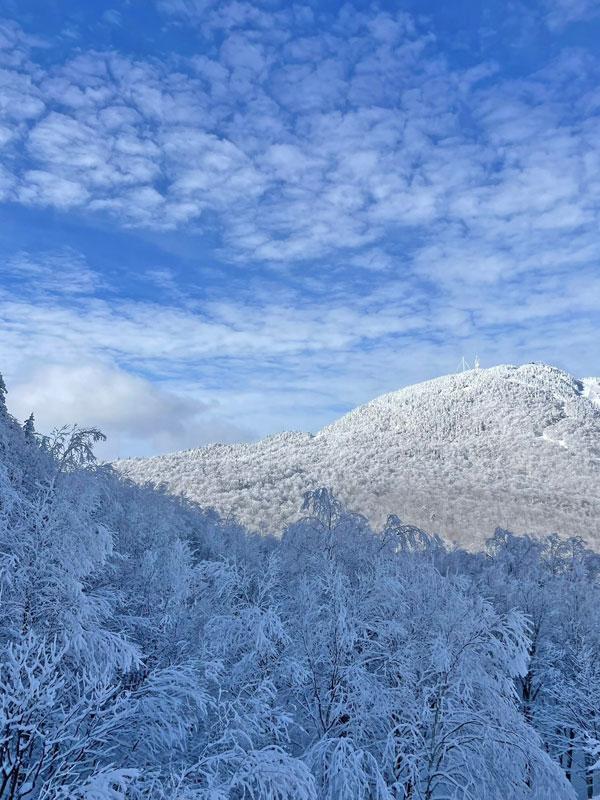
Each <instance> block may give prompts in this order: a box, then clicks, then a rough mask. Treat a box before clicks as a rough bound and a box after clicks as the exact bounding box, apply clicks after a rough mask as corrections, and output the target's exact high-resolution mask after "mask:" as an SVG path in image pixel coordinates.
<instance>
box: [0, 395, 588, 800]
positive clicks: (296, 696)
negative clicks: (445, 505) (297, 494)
mask: <svg viewBox="0 0 600 800" xmlns="http://www.w3.org/2000/svg"><path fill="white" fill-rule="evenodd" d="M4 394H5V388H4V384H2V383H1V382H0V592H1V603H0V650H1V658H0V750H1V756H0V800H16V799H17V798H28V799H29V800H57V799H63V800H141V799H142V798H144V800H251V799H252V800H259V799H260V800H263V799H265V800H266V798H273V800H400V799H401V798H402V799H403V800H449V799H452V800H483V799H484V798H485V800H507V798H511V800H557V799H559V798H560V799H561V800H574V798H576V797H591V796H592V794H593V791H594V788H595V787H594V779H595V776H596V774H597V761H598V756H599V754H600V616H599V615H598V608H599V607H600V556H599V555H598V554H596V553H595V552H594V551H593V550H591V549H589V548H588V547H587V546H586V543H585V542H584V540H583V539H581V538H579V537H574V536H572V537H566V538H561V537H560V536H558V535H556V534H552V535H549V536H515V535H513V534H512V533H510V532H508V531H506V530H503V529H498V530H496V532H495V534H494V535H493V536H492V537H491V538H489V539H488V540H487V542H486V543H485V547H484V548H483V549H482V550H481V551H480V552H468V551H466V550H463V549H460V548H458V547H456V546H451V545H449V544H448V543H446V542H444V541H443V540H442V539H441V538H439V537H438V536H435V535H429V534H428V533H426V532H425V531H423V530H421V529H419V528H417V527H414V526H411V525H407V524H405V523H403V522H402V520H401V519H400V518H399V517H397V516H393V515H391V516H389V518H388V519H387V521H386V522H385V523H384V524H383V525H382V526H381V527H379V528H376V529H374V528H373V527H372V526H371V524H370V523H369V522H368V520H367V518H366V517H365V516H363V515H361V514H360V513H357V512H358V511H360V508H357V509H354V510H352V511H351V510H348V509H347V508H345V507H344V505H343V504H342V503H341V502H340V501H339V500H338V499H336V497H335V495H334V494H333V493H332V492H331V491H330V490H329V489H327V488H319V487H317V488H314V489H312V490H310V491H307V492H306V493H305V495H304V498H303V504H302V508H301V514H300V518H299V520H298V521H297V522H295V523H293V524H290V525H288V526H287V527H286V528H285V529H284V530H283V531H281V532H280V535H279V536H278V537H273V536H259V535H256V534H253V533H249V532H248V531H247V530H246V529H245V528H244V527H242V525H241V524H240V523H238V522H237V521H236V520H235V519H233V518H224V517H222V516H219V515H218V514H217V513H216V512H215V511H213V510H210V509H203V508H200V507H199V506H198V505H196V504H194V503H193V502H191V501H190V500H186V499H184V498H182V497H175V496H170V495H168V494H167V493H166V492H165V491H163V490H160V489H157V488H155V487H153V486H151V485H137V484H135V483H133V482H132V481H130V480H128V479H126V478H125V477H123V476H122V475H120V474H119V473H117V472H116V471H115V470H114V469H113V468H111V467H110V466H108V465H100V464H98V463H97V462H96V460H95V458H94V453H93V446H94V442H95V441H97V440H99V439H100V438H101V436H102V434H101V433H100V432H99V431H96V430H94V429H79V428H77V427H74V428H70V429H63V430H60V431H57V432H55V433H53V434H51V435H48V436H43V435H39V434H38V433H36V431H35V423H34V419H33V417H31V418H30V419H28V420H27V421H26V422H25V423H24V424H20V423H18V422H17V421H16V420H15V419H14V418H12V417H11V416H10V414H9V413H8V411H7V409H6V405H5V399H4ZM366 488H367V490H368V485H367V487H366ZM374 502H375V501H374Z"/></svg>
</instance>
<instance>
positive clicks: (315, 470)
mask: <svg viewBox="0 0 600 800" xmlns="http://www.w3.org/2000/svg"><path fill="white" fill-rule="evenodd" d="M597 387H598V383H597V381H596V379H585V380H580V379H578V378H575V377H573V376H572V375H569V374H568V373H566V372H564V371H563V370H560V369H558V368H556V367H552V366H549V365H546V364H539V363H535V364H533V363H532V364H525V365H522V366H514V365H500V366H497V367H491V368H488V369H474V370H468V371H465V372H460V373H455V374H450V375H446V376H442V377H440V378H434V379H432V380H429V381H424V382H421V383H418V384H414V385H412V386H408V387H404V388H402V389H399V390H396V391H394V392H388V393H386V394H384V395H381V396H379V397H377V398H374V399H373V400H371V401H369V402H368V403H365V404H363V405H361V406H358V407H357V408H355V409H353V410H352V411H350V412H348V413H347V414H345V415H343V416H342V417H340V418H339V419H338V420H336V421H334V422H333V423H331V424H330V425H327V426H325V427H324V428H322V429H321V430H320V431H318V432H317V433H315V434H308V433H302V432H293V431H292V432H289V431H288V432H282V433H279V434H274V435H272V436H269V437H266V438H265V439H261V440H260V441H258V442H251V443H244V444H239V445H220V444H213V445H209V446H207V447H203V448H195V449H193V450H186V451H181V452H179V453H171V454H168V455H163V456H154V457H151V458H146V459H128V460H124V461H120V462H116V464H115V466H116V467H117V469H119V470H120V471H121V472H123V473H124V474H126V475H127V476H128V477H130V478H132V479H133V480H135V481H138V482H145V481H150V482H153V483H163V484H165V485H166V487H167V489H168V490H169V491H171V492H177V493H179V492H182V493H183V494H185V495H186V496H188V497H190V498H191V499H193V500H196V501H198V502H199V503H200V504H202V505H212V506H214V507H215V508H216V509H217V510H218V511H220V512H221V513H225V514H232V515H234V516H236V517H238V518H239V519H240V521H242V522H243V523H244V524H246V525H247V526H249V527H250V528H251V529H254V530H261V531H272V530H276V529H277V528H280V527H281V526H282V525H285V524H287V523H289V522H291V521H293V520H294V519H295V518H296V517H297V513H298V508H299V506H300V501H301V497H302V493H303V492H304V491H306V490H307V489H310V488H314V487H315V486H317V485H327V486H331V487H332V488H333V490H334V491H335V492H336V493H337V494H338V495H339V496H340V498H341V500H342V501H343V502H345V503H346V504H347V505H348V507H350V508H357V509H360V510H361V511H362V512H363V513H365V514H366V516H367V517H368V518H369V519H370V521H371V522H372V523H373V524H375V525H381V524H382V523H383V522H384V521H385V518H386V517H387V515H388V514H390V513H396V514H398V515H399V516H400V517H402V519H403V520H404V521H406V522H410V523H412V524H416V525H419V526H420V527H423V528H425V529H427V530H430V531H435V532H437V533H440V534H442V535H443V536H445V537H447V538H449V539H451V540H454V541H457V542H459V543H461V544H463V545H467V546H480V545H481V544H482V542H483V540H484V539H485V538H486V537H487V536H489V535H490V534H491V533H492V532H493V530H494V528H495V527H496V526H501V527H507V528H510V529H512V530H514V531H515V532H530V533H548V532H552V531H557V532H559V533H563V534H565V535H582V536H584V538H588V539H589V540H590V541H591V542H593V543H598V544H600V498H599V497H598V496H597V495H598V489H597V486H598V484H599V479H600V402H598V399H597ZM598 397H600V395H598Z"/></svg>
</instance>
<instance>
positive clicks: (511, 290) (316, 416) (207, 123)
mask: <svg viewBox="0 0 600 800" xmlns="http://www.w3.org/2000/svg"><path fill="white" fill-rule="evenodd" d="M0 20H1V21H0V70H1V74H0V325H1V331H0V365H1V366H0V369H1V370H2V372H3V373H4V375H5V378H6V381H7V383H8V386H9V406H10V408H11V409H12V411H13V413H15V414H17V415H19V416H21V417H24V416H26V415H27V414H28V413H29V411H30V410H32V409H33V410H35V412H36V415H37V420H38V426H39V427H40V428H42V429H48V428H50V427H52V426H54V425H58V424H61V423H65V422H70V421H77V422H79V423H81V424H91V423H95V424H98V425H99V426H100V427H103V428H104V429H105V430H106V432H107V433H108V434H109V437H110V438H109V443H108V445H107V446H106V447H105V449H104V451H103V454H104V455H106V456H109V457H112V456H116V455H123V456H125V455H137V454H146V453H153V452H161V451H167V450H173V449H179V448H184V447H193V446H197V445H199V444H203V443H205V442H208V441H214V440H221V441H236V440H240V439H252V438H254V437H257V436H261V435H265V434H267V433H271V432H275V431H278V430H281V429H285V428H288V429H289V428H292V429H306V430H316V429H318V428H319V427H320V426H322V425H323V424H325V423H326V422H328V421H331V420H332V419H334V418H335V417H337V416H338V415H339V414H340V413H342V412H343V411H345V410H347V409H349V408H351V407H353V406H354V405H356V404H358V403H360V402H363V401H366V400H368V399H370V398H371V397H373V396H375V395H377V394H379V393H381V392H384V391H389V390H392V389H396V388H399V387H401V386H403V385H406V384H408V383H412V382H414V381H417V380H421V379H426V378H429V377H433V376H436V375H439V374H444V373H447V372H452V371H454V370H455V369H456V367H457V364H458V362H459V361H460V359H461V357H462V356H463V355H464V356H465V357H466V358H467V359H468V360H472V359H473V357H474V355H475V353H478V354H479V357H480V360H481V363H482V365H483V366H488V365H493V364H497V363H505V362H523V361H529V360H544V361H549V362H552V363H555V364H557V365H559V366H562V367H565V368H567V369H568V370H570V371H572V372H574V373H575V374H578V375H580V376H583V375H588V374H598V373H599V372H600V363H599V362H600V346H599V344H598V342H599V340H600V337H599V335H598V334H599V331H600V325H599V323H600V312H599V308H600V267H599V257H600V236H599V221H600V88H599V87H600V81H599V78H600V60H599V56H600V52H599V45H598V41H600V3H599V2H597V1H596V2H591V1H590V0H568V1H567V0H542V1H541V2H539V3H534V2H528V3H521V2H505V1H503V2H489V1H488V0H484V1H483V2H477V3H476V2H474V1H473V0H470V2H457V3H452V4H450V3H442V2H432V0H425V1H423V0H421V1H420V2H419V1H417V0H414V2H413V0H410V1H408V0H407V2H405V3H397V2H394V3H391V2H390V3H381V4H379V5H375V4H373V3H355V4H349V3H344V4H340V3H323V2H309V3H294V4H292V3H280V2H275V0H273V1H271V0H265V1H261V0H257V1H256V2H243V0H240V1H239V2H227V0H224V2H212V0H157V2H151V1H150V0H144V2H141V0H139V2H138V1H136V0H130V1H129V2H122V3H116V2H113V3H103V2H94V3H65V2H52V1H51V0H44V2H41V1H40V2H28V0H18V2H17V0H14V2H13V1H12V0H0Z"/></svg>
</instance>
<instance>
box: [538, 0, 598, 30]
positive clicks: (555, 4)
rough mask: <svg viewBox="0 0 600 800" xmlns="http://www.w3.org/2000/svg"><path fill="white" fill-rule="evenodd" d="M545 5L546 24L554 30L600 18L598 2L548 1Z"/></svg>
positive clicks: (590, 0) (594, 0)
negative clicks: (573, 23)
mask: <svg viewBox="0 0 600 800" xmlns="http://www.w3.org/2000/svg"><path fill="white" fill-rule="evenodd" d="M545 5H546V24H547V25H548V27H549V28H550V29H552V30H561V29H562V28H565V27H566V26H567V25H569V24H570V23H572V22H582V21H586V20H590V19H593V18H594V17H598V16H600V2H598V0H546V3H545Z"/></svg>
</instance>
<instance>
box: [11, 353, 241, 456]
mask: <svg viewBox="0 0 600 800" xmlns="http://www.w3.org/2000/svg"><path fill="white" fill-rule="evenodd" d="M8 400H9V407H10V410H11V412H12V413H13V414H15V415H16V416H17V417H18V418H20V419H24V418H26V417H27V416H28V415H29V413H30V412H31V411H32V410H34V413H35V418H36V427H37V428H38V430H40V431H50V430H52V429H54V428H55V427H61V426H62V425H67V424H73V423H77V424H79V425H80V426H83V427H85V426H95V427H98V428H100V429H101V430H102V431H103V432H104V433H105V434H106V435H107V437H108V441H107V442H106V443H105V444H102V445H98V448H97V454H98V456H99V457H100V458H115V457H119V456H122V457H125V456H129V455H146V454H150V453H155V452H165V451H172V450H179V449H182V448H186V447H192V446H199V445H201V444H205V443H207V442H212V441H239V440H240V439H244V438H246V437H247V436H248V431H246V430H244V429H242V428H241V427H239V426H238V425H236V424H235V423H232V422H228V421H225V420H223V418H219V417H218V416H217V415H215V411H217V412H218V409H215V408H213V407H211V406H210V405H208V404H207V403H203V402H201V401H199V400H197V399H194V398H191V397H186V396H185V395H182V394H175V393H173V392H172V391H169V390H165V389H162V388H161V387H160V386H157V385H156V384H153V383H151V382H150V381H148V380H145V379H143V378H140V377H138V376H136V375H131V374H129V373H127V372H124V371H122V370H120V369H117V368H115V367H112V366H109V365H107V364H103V363H101V362H94V361H88V362H86V363H82V364H80V365H77V364H74V363H69V364H68V365H67V364H52V365H40V364H39V363H38V364H36V363H35V362H34V363H33V364H31V365H28V366H27V367H26V368H25V369H23V370H22V371H21V372H20V374H18V375H17V376H16V377H15V379H14V380H13V382H11V385H10V388H9V397H8Z"/></svg>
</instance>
